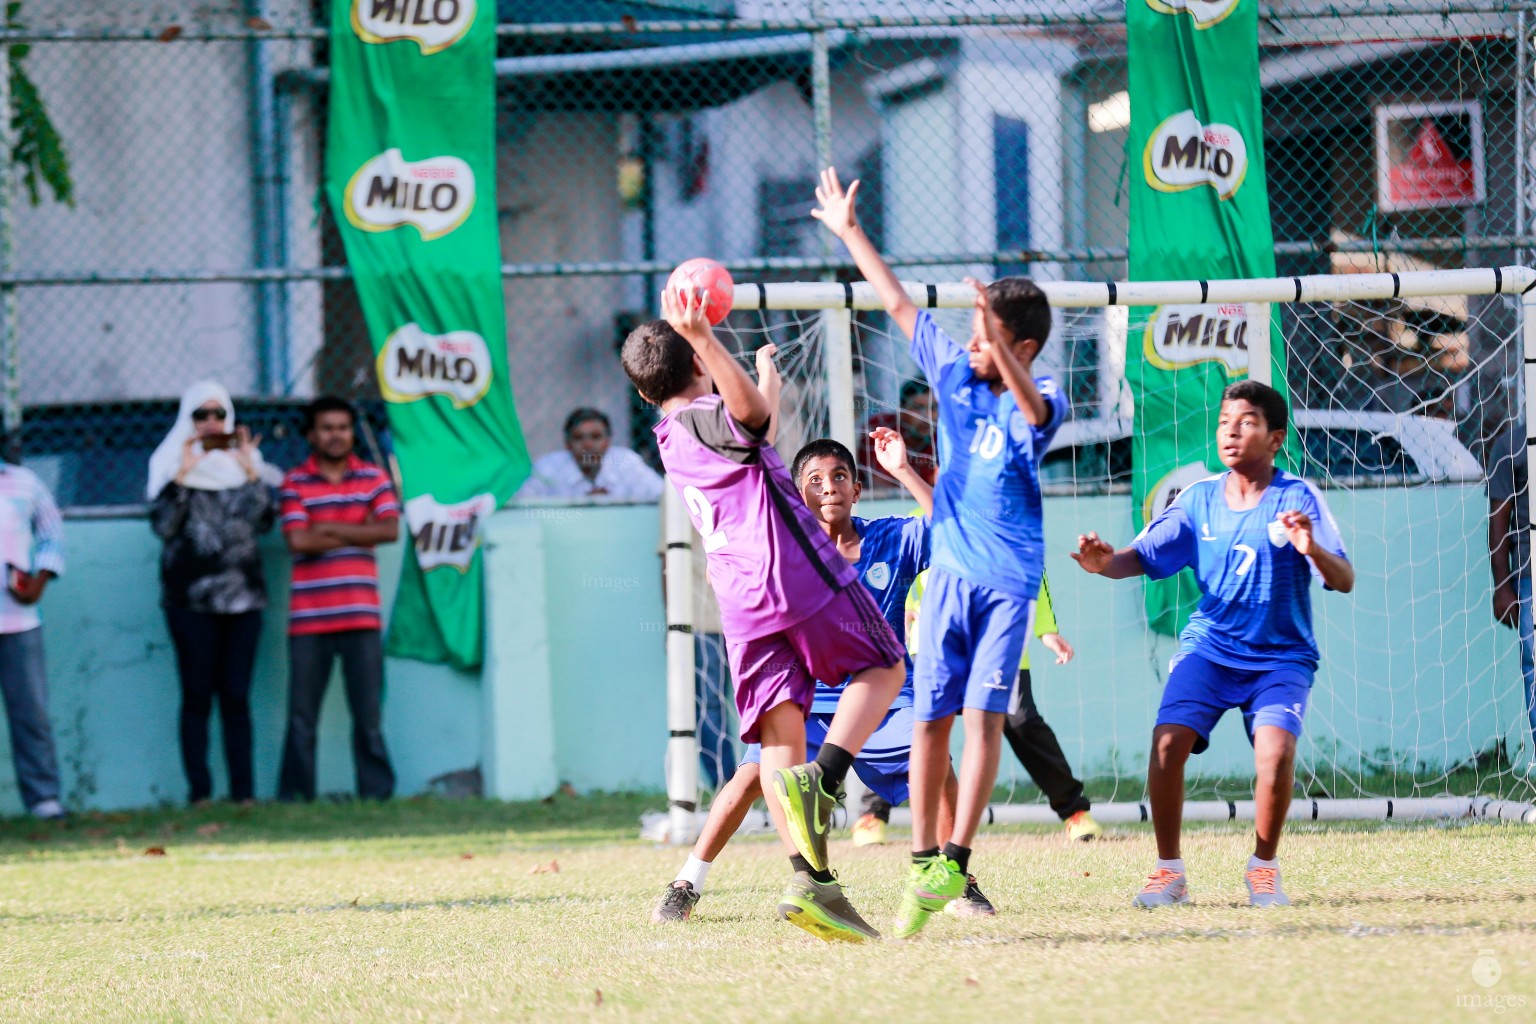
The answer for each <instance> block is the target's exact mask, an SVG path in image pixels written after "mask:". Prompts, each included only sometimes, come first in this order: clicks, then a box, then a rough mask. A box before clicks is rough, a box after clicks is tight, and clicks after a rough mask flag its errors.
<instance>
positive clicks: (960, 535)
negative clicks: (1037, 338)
mask: <svg viewBox="0 0 1536 1024" xmlns="http://www.w3.org/2000/svg"><path fill="white" fill-rule="evenodd" d="M912 358H913V359H914V360H916V362H917V365H918V366H920V367H922V370H923V373H924V374H926V375H927V377H928V381H929V383H930V384H931V385H932V386H933V393H934V396H935V397H936V398H937V399H938V402H939V478H938V482H937V484H936V485H935V486H934V494H933V564H934V565H935V566H936V567H938V568H940V569H943V570H945V571H946V572H949V573H953V574H954V575H956V576H958V577H960V578H961V579H963V580H965V581H966V582H967V583H971V584H975V585H979V586H984V587H991V588H992V589H994V590H999V591H1002V592H1003V593H1005V594H1010V595H1012V596H1015V597H1020V598H1024V599H1027V600H1033V599H1034V597H1035V594H1036V593H1037V592H1038V591H1039V590H1040V577H1041V575H1042V573H1043V572H1044V570H1045V536H1044V525H1043V516H1042V514H1041V506H1040V473H1039V466H1040V457H1041V456H1042V455H1044V454H1045V449H1046V447H1047V446H1048V445H1049V444H1050V443H1051V438H1052V437H1054V436H1055V434H1056V431H1057V429H1058V428H1059V427H1060V426H1061V424H1062V423H1063V422H1065V421H1066V418H1067V414H1068V407H1067V398H1066V396H1065V395H1063V394H1062V393H1061V389H1060V388H1058V387H1057V386H1056V382H1055V381H1054V380H1052V379H1051V378H1049V377H1036V378H1035V387H1036V388H1038V389H1039V390H1040V396H1041V397H1042V398H1044V399H1045V405H1046V411H1047V414H1048V415H1047V418H1046V421H1045V423H1044V425H1042V426H1038V427H1037V426H1034V425H1033V424H1031V423H1030V422H1029V421H1028V420H1026V419H1025V418H1024V414H1023V413H1022V412H1020V411H1019V407H1018V404H1017V403H1016V402H1014V400H1013V393H1012V392H1011V391H1009V390H1008V389H1006V388H1004V389H1003V391H1002V393H1001V394H994V393H993V391H992V386H991V384H990V382H988V381H985V380H982V379H981V378H980V377H978V376H976V374H975V373H974V372H973V371H972V370H971V365H970V360H969V358H968V356H967V354H966V350H965V348H964V347H963V346H961V345H960V344H959V343H958V342H956V341H955V340H954V339H953V338H951V337H950V336H949V335H948V334H945V333H944V331H943V329H942V328H940V327H939V325H938V323H937V322H936V321H935V320H934V319H933V316H932V315H931V314H929V313H928V312H927V311H926V310H923V311H920V312H919V313H918V314H917V326H916V328H915V329H914V330H913V332H912Z"/></svg>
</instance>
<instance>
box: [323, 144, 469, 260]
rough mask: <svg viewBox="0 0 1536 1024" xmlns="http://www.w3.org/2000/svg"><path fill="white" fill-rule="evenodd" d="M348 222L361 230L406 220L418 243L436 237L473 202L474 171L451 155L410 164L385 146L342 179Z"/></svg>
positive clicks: (466, 212) (466, 213)
mask: <svg viewBox="0 0 1536 1024" xmlns="http://www.w3.org/2000/svg"><path fill="white" fill-rule="evenodd" d="M344 198H345V204H346V215H347V220H348V222H350V223H351V224H352V226H353V227H355V228H360V229H361V230H363V231H389V230H391V229H393V228H398V227H401V226H402V225H406V224H409V225H411V226H412V227H414V228H415V229H416V230H417V231H420V232H421V237H422V240H423V241H430V240H432V239H434V238H441V237H442V236H443V235H446V234H448V232H450V231H452V230H453V229H454V228H456V227H458V226H459V225H460V224H462V223H464V220H465V218H467V217H468V216H469V211H470V210H471V209H472V208H473V207H474V205H475V172H474V171H472V170H470V168H469V164H468V163H466V162H465V161H463V160H461V159H459V158H458V157H456V156H437V157H431V158H429V159H427V160H418V161H417V162H415V163H411V162H409V161H407V160H406V159H405V158H404V157H403V156H401V154H400V151H399V150H398V149H390V150H385V151H384V152H383V153H380V154H379V155H378V156H376V157H374V158H373V159H371V160H369V161H368V162H367V163H365V164H363V166H361V167H359V168H358V169H357V173H355V174H353V175H352V180H351V181H349V182H347V188H346V193H345V196H344Z"/></svg>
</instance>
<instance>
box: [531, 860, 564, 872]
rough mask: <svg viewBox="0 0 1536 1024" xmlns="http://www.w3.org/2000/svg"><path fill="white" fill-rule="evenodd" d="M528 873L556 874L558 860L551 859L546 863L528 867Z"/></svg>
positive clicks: (558, 868)
mask: <svg viewBox="0 0 1536 1024" xmlns="http://www.w3.org/2000/svg"><path fill="white" fill-rule="evenodd" d="M528 873H529V874H530V875H558V874H559V873H560V862H559V861H557V860H552V861H550V862H549V863H548V864H535V865H534V866H533V867H531V868H529V869H528Z"/></svg>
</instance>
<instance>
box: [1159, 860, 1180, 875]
mask: <svg viewBox="0 0 1536 1024" xmlns="http://www.w3.org/2000/svg"><path fill="white" fill-rule="evenodd" d="M1157 866H1158V867H1160V868H1167V869H1168V870H1169V871H1177V872H1178V873H1179V874H1181V875H1182V874H1183V873H1184V858H1183V857H1175V858H1174V859H1173V860H1163V859H1162V858H1158V861H1157Z"/></svg>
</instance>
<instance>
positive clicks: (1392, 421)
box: [1040, 409, 1483, 494]
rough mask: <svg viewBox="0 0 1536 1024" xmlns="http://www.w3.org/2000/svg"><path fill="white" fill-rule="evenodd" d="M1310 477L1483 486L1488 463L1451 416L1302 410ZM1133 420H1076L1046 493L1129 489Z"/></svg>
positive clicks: (1045, 475) (1059, 440)
mask: <svg viewBox="0 0 1536 1024" xmlns="http://www.w3.org/2000/svg"><path fill="white" fill-rule="evenodd" d="M1291 415H1292V427H1293V428H1294V429H1295V430H1296V432H1297V434H1298V435H1299V437H1300V439H1301V444H1302V449H1303V451H1304V452H1305V459H1306V464H1305V466H1304V467H1303V469H1302V472H1303V475H1305V476H1306V477H1307V478H1308V479H1310V480H1312V481H1314V482H1315V483H1317V484H1318V485H1319V486H1323V487H1389V486H1402V485H1405V484H1479V483H1481V482H1482V480H1483V468H1482V466H1480V465H1479V464H1478V461H1477V458H1476V457H1475V456H1473V454H1472V453H1471V452H1470V451H1468V450H1467V447H1466V445H1464V444H1462V443H1461V440H1460V439H1459V438H1458V437H1457V436H1456V431H1455V428H1454V427H1453V426H1452V425H1451V423H1450V422H1449V421H1448V420H1442V419H1435V418H1433V417H1430V416H1415V415H1410V414H1406V413H1402V414H1399V413H1388V412H1356V411H1352V410H1349V409H1296V410H1293V411H1292V414H1291ZM1130 479H1131V418H1130V417H1129V416H1113V417H1105V418H1099V419H1082V420H1072V421H1070V422H1068V423H1065V424H1063V425H1062V428H1061V429H1060V430H1059V431H1057V433H1056V436H1055V438H1053V439H1052V440H1051V446H1050V448H1049V449H1048V450H1047V451H1046V455H1045V458H1044V459H1043V460H1042V461H1041V466H1040V482H1041V485H1042V488H1043V489H1044V491H1045V493H1047V494H1082V493H1092V492H1098V493H1106V492H1109V493H1115V492H1123V491H1126V490H1129V488H1130Z"/></svg>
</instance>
